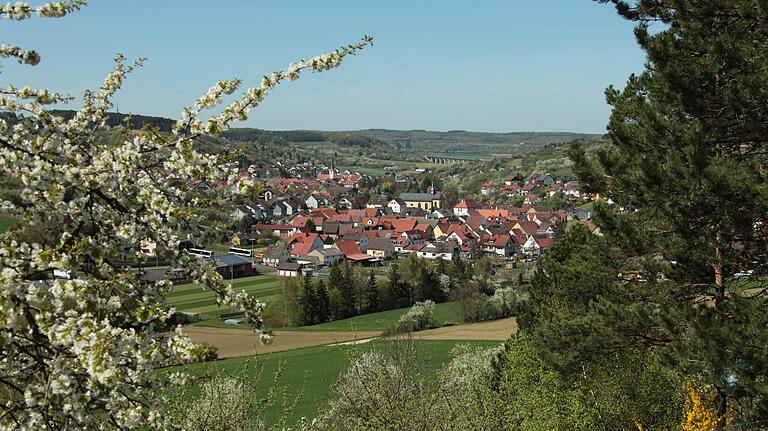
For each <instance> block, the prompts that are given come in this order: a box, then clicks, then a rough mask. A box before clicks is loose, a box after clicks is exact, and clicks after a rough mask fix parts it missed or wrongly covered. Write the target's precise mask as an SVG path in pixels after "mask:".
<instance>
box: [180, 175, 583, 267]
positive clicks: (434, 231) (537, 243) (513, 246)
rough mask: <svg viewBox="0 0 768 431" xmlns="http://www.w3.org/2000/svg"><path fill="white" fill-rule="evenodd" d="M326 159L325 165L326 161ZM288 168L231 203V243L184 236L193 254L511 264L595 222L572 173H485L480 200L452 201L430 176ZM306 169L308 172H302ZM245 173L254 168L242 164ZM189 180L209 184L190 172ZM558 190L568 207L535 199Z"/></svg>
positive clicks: (327, 261)
mask: <svg viewBox="0 0 768 431" xmlns="http://www.w3.org/2000/svg"><path fill="white" fill-rule="evenodd" d="M323 168H324V169H323ZM283 172H285V173H286V174H287V175H286V176H293V177H292V178H274V179H256V178H254V179H253V180H254V181H256V182H258V184H259V185H260V190H261V192H260V196H259V197H260V199H258V200H257V201H256V202H254V203H252V204H244V205H239V206H237V207H236V208H235V209H234V210H233V211H232V212H231V214H229V216H230V218H231V220H232V222H233V225H234V226H237V227H238V228H239V229H238V230H237V231H233V232H232V233H231V237H229V244H228V245H229V250H228V252H224V250H223V249H221V248H220V250H219V251H215V250H207V249H205V248H204V247H202V246H200V245H196V244H193V243H189V244H188V245H187V246H186V249H187V251H188V252H189V253H191V254H196V255H199V256H201V257H204V258H209V259H215V260H216V263H217V266H218V270H219V272H220V273H221V274H222V276H223V277H225V278H228V279H230V278H238V277H245V276H250V275H254V274H258V273H264V272H274V273H276V274H277V275H280V276H286V277H298V276H302V275H319V276H322V275H323V273H324V272H327V270H328V268H330V267H331V266H333V265H334V264H336V263H339V262H341V261H347V262H348V263H352V264H357V265H362V266H367V267H378V266H383V265H385V264H386V263H387V262H388V261H391V260H392V259H397V258H399V257H404V256H408V255H409V254H414V255H416V256H417V257H419V258H423V259H428V260H437V259H442V260H444V261H455V260H457V259H462V260H465V261H473V260H475V259H477V258H478V257H480V256H483V255H487V256H492V257H494V259H495V260H496V261H497V262H500V263H501V264H505V265H508V266H510V267H511V266H514V265H516V264H521V263H524V264H528V266H530V264H531V263H533V262H535V261H536V260H538V259H539V258H540V257H541V256H542V255H544V254H546V253H547V252H548V251H549V249H550V248H551V247H552V244H553V241H554V240H555V238H556V236H557V232H558V226H564V225H565V224H566V223H570V222H576V223H582V224H584V225H585V226H586V227H587V228H588V229H589V230H590V231H591V232H593V233H594V232H595V231H596V229H597V228H596V227H595V225H594V224H592V223H591V222H590V218H591V210H589V209H588V207H587V208H584V207H578V206H577V205H580V204H583V203H585V202H587V203H588V202H591V201H592V200H593V199H595V198H596V197H595V196H591V195H586V194H584V193H582V192H580V191H579V189H578V183H577V181H576V180H575V179H573V178H570V177H565V178H555V177H553V176H551V175H548V174H531V175H528V176H527V177H523V178H515V177H508V178H506V180H505V181H504V182H503V183H502V184H498V185H496V184H493V183H491V182H486V183H484V184H483V186H482V187H481V189H480V193H479V196H478V197H477V199H478V200H474V199H470V198H469V197H467V198H465V199H459V200H458V202H456V203H453V204H452V205H450V202H448V200H447V199H446V197H445V196H444V195H443V193H442V192H441V191H439V190H437V189H436V188H435V187H434V185H431V187H430V188H429V190H428V191H427V192H423V193H418V192H401V193H398V194H397V195H395V196H387V195H384V194H382V195H373V196H371V195H372V193H371V191H370V190H367V189H366V188H365V186H364V184H366V183H369V182H370V181H369V180H370V179H369V178H368V177H367V176H364V175H361V174H359V173H356V172H351V171H349V170H339V169H335V168H334V167H333V164H332V163H331V164H330V167H320V168H319V169H315V170H314V171H313V170H307V169H306V167H292V168H290V169H284V170H283ZM308 172H309V173H310V175H311V174H313V173H315V172H316V174H315V175H314V177H309V176H308V175H307V173H308ZM241 176H242V177H243V178H247V177H250V176H253V174H252V173H249V172H248V171H245V172H244V173H243V174H241ZM190 187H191V188H198V189H200V188H202V189H207V188H209V187H212V186H211V185H209V184H207V183H205V182H203V181H196V182H194V183H191V185H190ZM491 194H493V195H494V196H498V195H500V194H501V195H502V196H507V197H510V198H518V200H519V198H522V205H520V206H511V205H508V204H499V203H496V202H493V201H490V200H482V198H485V197H487V196H491ZM557 194H559V195H561V196H563V197H564V198H565V199H567V200H569V201H570V202H574V203H575V205H573V206H572V207H571V208H568V209H553V208H550V207H547V206H542V205H540V204H539V203H540V200H541V197H548V196H554V195H557Z"/></svg>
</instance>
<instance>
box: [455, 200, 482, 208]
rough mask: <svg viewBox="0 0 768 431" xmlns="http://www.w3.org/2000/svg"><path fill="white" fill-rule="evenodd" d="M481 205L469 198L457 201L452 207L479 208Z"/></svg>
mask: <svg viewBox="0 0 768 431" xmlns="http://www.w3.org/2000/svg"><path fill="white" fill-rule="evenodd" d="M482 206H483V205H482V204H480V202H477V201H473V200H471V199H462V200H461V202H459V203H457V204H456V206H455V207H454V208H480V207H482Z"/></svg>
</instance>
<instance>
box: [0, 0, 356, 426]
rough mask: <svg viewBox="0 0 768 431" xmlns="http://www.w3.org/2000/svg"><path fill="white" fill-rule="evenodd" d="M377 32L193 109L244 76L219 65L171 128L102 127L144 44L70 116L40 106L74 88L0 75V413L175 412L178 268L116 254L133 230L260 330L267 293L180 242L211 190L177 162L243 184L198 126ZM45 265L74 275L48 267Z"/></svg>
mask: <svg viewBox="0 0 768 431" xmlns="http://www.w3.org/2000/svg"><path fill="white" fill-rule="evenodd" d="M83 4H84V2H82V1H78V0H73V1H63V2H57V3H45V4H42V5H40V6H37V7H36V8H33V7H32V6H30V5H29V4H28V3H24V2H17V3H14V4H11V3H8V4H4V5H0V16H2V17H3V18H8V19H12V20H23V19H27V18H30V17H31V15H32V14H33V13H37V14H38V15H39V16H42V17H62V16H64V15H66V14H68V13H70V12H73V11H76V10H78V9H79V8H80V7H82V6H83ZM3 25H7V24H3ZM370 43H371V39H370V38H368V37H366V38H365V39H364V40H362V41H361V42H360V43H358V44H354V45H349V46H346V47H342V48H340V49H338V50H336V51H334V52H331V53H329V54H324V55H321V56H319V57H314V58H311V59H309V60H300V61H298V62H296V63H294V64H291V65H290V66H289V67H288V68H287V70H285V71H278V72H274V73H272V74H270V75H268V76H264V77H263V78H262V79H261V82H260V84H259V85H257V86H255V87H253V88H250V89H247V90H245V91H242V92H241V93H240V94H239V95H237V96H235V97H234V100H233V101H232V102H231V103H230V104H229V105H227V106H226V107H224V108H223V109H221V110H220V111H219V112H213V113H212V114H211V115H208V114H205V116H206V117H207V119H206V120H203V119H201V118H200V117H201V112H202V111H206V110H212V109H214V108H216V107H217V106H220V105H221V103H222V100H223V98H224V97H225V96H227V95H234V94H235V93H236V92H238V89H239V88H240V86H241V84H242V81H241V80H239V79H232V80H224V81H219V82H218V83H216V84H215V85H214V86H212V87H211V88H210V90H208V92H206V94H204V95H203V96H201V97H200V98H199V99H198V100H197V101H196V102H195V103H194V105H193V106H190V107H187V108H185V109H184V110H183V112H182V114H181V118H180V119H179V120H178V122H177V123H176V124H175V127H174V128H173V132H172V133H171V134H164V133H160V132H159V131H158V130H155V129H151V128H150V129H145V130H140V131H129V130H126V131H125V132H124V133H122V134H120V135H119V136H118V138H117V139H115V140H112V141H109V142H105V141H104V140H103V139H100V136H101V135H100V131H101V130H103V129H104V127H105V126H106V121H107V111H108V110H109V109H111V108H112V106H113V104H112V98H113V96H114V94H115V92H116V91H118V89H119V88H120V87H121V86H122V85H123V83H124V81H125V79H126V77H127V75H128V74H129V73H131V72H133V71H135V70H136V69H137V68H138V67H140V66H141V65H142V62H143V61H142V60H138V61H136V62H134V63H126V60H125V58H124V57H123V56H121V55H118V56H117V58H116V61H115V66H114V69H113V70H112V71H111V72H110V73H109V74H108V75H107V77H106V79H105V80H104V83H103V84H102V85H101V86H100V87H99V88H98V89H97V90H94V91H87V92H86V93H85V95H84V97H83V100H82V108H81V109H80V110H79V111H78V112H77V113H76V114H75V115H74V117H73V118H72V119H70V120H64V119H63V118H61V117H58V116H56V115H53V114H51V113H50V112H49V111H48V110H47V107H49V106H51V105H53V104H64V103H67V102H70V101H71V100H72V98H71V97H68V96H64V95H61V94H59V93H56V92H53V91H49V90H46V89H33V88H30V87H27V86H12V85H8V86H5V87H2V88H1V89H0V106H2V109H3V110H4V111H6V112H10V113H13V114H15V115H14V116H13V120H12V121H11V120H8V119H7V118H10V117H5V118H6V119H2V120H0V175H2V176H15V177H16V178H19V179H20V180H21V182H22V183H23V185H24V188H23V190H22V193H21V196H20V199H19V200H16V201H15V202H9V201H5V202H2V211H4V212H9V213H12V214H14V215H16V216H17V217H18V218H19V219H20V220H21V222H20V223H19V224H18V225H17V226H16V227H15V228H13V229H11V230H10V231H9V232H7V233H6V234H4V235H3V236H2V237H0V268H2V270H1V271H0V393H3V394H6V395H8V396H4V397H3V400H2V403H0V428H3V429H104V428H120V429H127V428H143V429H153V428H167V427H171V426H172V424H171V423H170V422H169V421H170V419H169V417H168V415H165V414H164V405H165V399H164V396H163V392H162V391H161V390H160V389H161V388H163V387H166V385H168V384H171V383H173V382H177V381H179V380H181V377H183V376H182V375H181V374H175V375H174V377H173V378H172V379H170V381H166V380H167V379H164V378H163V376H162V375H161V374H159V373H157V372H156V370H157V368H159V367H161V366H163V365H165V364H167V363H171V362H173V363H176V362H179V361H184V360H188V359H190V355H191V351H192V350H191V349H192V343H191V342H190V341H189V339H188V338H187V337H186V336H185V335H184V333H183V332H182V331H181V329H180V327H178V328H170V330H168V329H169V328H167V325H166V323H167V321H168V319H169V318H170V316H171V315H172V314H173V309H172V308H170V307H169V306H168V305H167V304H166V297H167V295H168V294H169V292H170V290H171V283H170V282H169V281H168V280H161V281H158V282H145V281H142V280H140V278H139V277H137V275H136V271H135V270H134V269H133V268H130V267H126V266H124V264H121V263H120V262H125V261H126V257H134V256H135V254H136V252H137V251H138V248H139V246H140V243H141V242H142V240H148V241H152V242H154V243H156V244H157V245H158V246H159V247H158V248H159V249H160V250H162V251H161V253H162V256H161V259H163V260H166V261H168V262H170V263H171V265H173V267H178V268H182V269H183V270H184V273H185V276H187V277H188V278H190V279H191V280H193V281H196V282H198V283H200V284H201V285H202V286H204V288H205V289H208V290H211V291H212V292H214V293H215V295H216V298H217V301H218V303H219V304H222V305H226V306H227V307H232V308H235V309H240V310H243V311H244V312H245V315H246V318H247V321H248V322H249V323H250V324H251V325H252V327H253V329H254V330H255V331H256V332H257V333H261V329H262V320H261V312H262V309H263V307H264V304H263V303H261V302H260V301H258V300H257V299H255V298H253V297H251V296H249V295H247V294H245V293H241V292H236V291H234V290H233V289H232V287H231V286H230V285H229V284H227V283H225V282H224V281H223V280H222V277H221V276H220V275H219V274H218V273H217V272H216V271H215V267H214V266H215V265H214V264H213V262H212V261H205V260H202V259H198V258H196V257H192V256H188V255H187V254H185V253H178V250H179V248H178V244H179V241H180V239H182V238H192V239H193V240H195V241H199V240H202V239H204V238H205V237H206V234H207V231H206V229H205V228H204V227H203V226H204V225H205V223H204V221H203V220H200V219H199V218H198V217H197V216H196V212H195V208H196V207H199V206H202V205H205V204H207V203H208V202H206V201H205V199H203V198H201V197H198V198H196V199H195V200H193V201H188V200H187V194H186V193H185V192H186V187H184V186H183V182H182V184H179V181H178V180H177V179H176V178H177V177H178V178H182V179H184V180H185V181H196V180H200V179H207V180H217V181H218V180H223V181H226V182H227V183H228V184H229V185H231V186H237V187H238V190H240V191H245V190H247V189H248V187H249V184H248V183H244V182H240V181H239V180H238V178H237V175H236V174H235V173H231V172H228V171H227V169H226V160H225V159H223V158H221V157H217V156H211V155H207V154H202V153H200V152H198V151H196V150H195V149H194V146H193V144H194V142H195V140H196V139H199V138H200V137H202V136H204V135H210V134H216V133H218V132H221V131H223V130H226V129H227V128H228V127H229V126H230V125H231V124H232V123H233V122H235V121H240V120H245V119H247V118H248V113H249V111H250V109H251V108H253V107H255V106H257V105H258V104H259V103H260V102H261V101H262V100H263V99H264V98H265V97H266V96H267V94H268V92H269V91H270V90H272V89H273V88H275V87H276V86H277V85H279V84H280V83H282V82H284V81H286V80H294V79H297V78H298V77H299V76H300V74H301V73H302V72H303V71H317V72H319V71H324V70H328V69H331V68H334V67H336V66H338V65H339V64H340V63H341V61H342V59H343V58H344V57H346V56H348V55H351V54H354V53H355V52H357V51H358V50H360V49H361V48H363V47H364V46H365V45H368V44H370ZM0 57H2V58H13V59H16V60H18V61H19V62H21V63H25V64H29V65H35V64H38V63H39V62H40V60H41V59H40V56H39V55H38V54H37V53H36V52H35V51H32V50H27V49H23V48H21V47H16V46H11V45H2V46H0ZM73 61H77V59H73ZM166 172H172V173H173V175H172V176H169V175H166ZM41 223H47V224H48V225H50V226H53V227H54V228H53V229H52V230H50V231H48V232H47V234H46V236H45V237H40V236H37V237H33V236H29V235H25V233H26V232H27V231H28V230H32V229H35V228H36V226H39V225H40V224H41ZM54 271H56V273H57V274H59V273H61V274H68V275H69V277H67V278H54V277H53V273H54ZM263 335H264V338H265V339H267V338H268V336H267V335H266V334H263Z"/></svg>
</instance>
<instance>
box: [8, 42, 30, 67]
mask: <svg viewBox="0 0 768 431" xmlns="http://www.w3.org/2000/svg"><path fill="white" fill-rule="evenodd" d="M0 57H3V58H8V57H16V58H17V59H19V63H24V64H29V65H32V66H34V65H36V64H38V63H40V54H38V53H37V52H35V51H27V50H24V49H21V48H19V47H18V46H14V45H8V44H3V45H0Z"/></svg>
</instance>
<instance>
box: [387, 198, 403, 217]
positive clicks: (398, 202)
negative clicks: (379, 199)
mask: <svg viewBox="0 0 768 431" xmlns="http://www.w3.org/2000/svg"><path fill="white" fill-rule="evenodd" d="M387 206H388V207H389V208H390V209H391V210H392V212H393V213H395V214H400V213H401V212H402V211H403V208H405V201H403V200H402V199H399V198H394V199H392V200H391V201H389V203H388V204H387Z"/></svg>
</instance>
